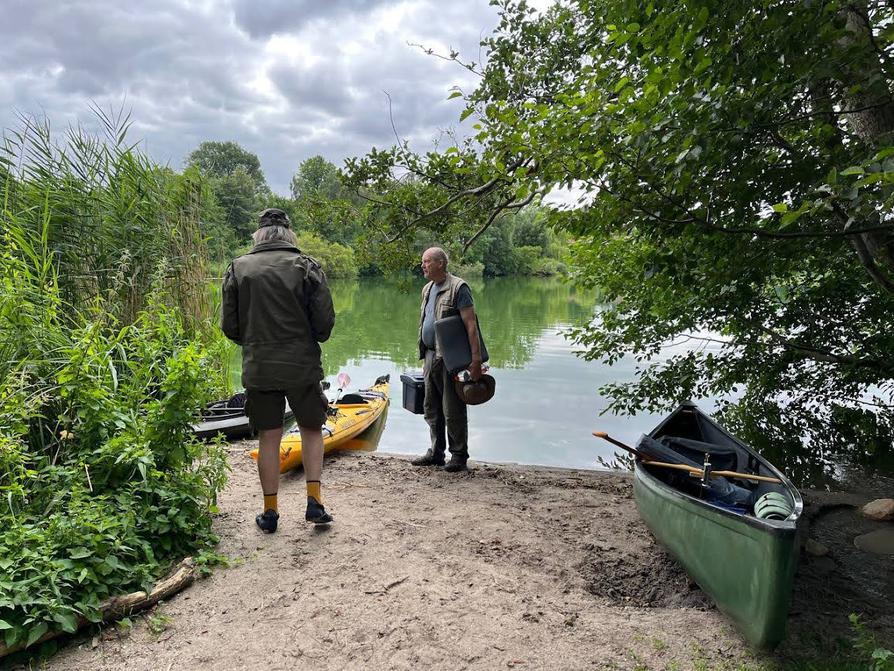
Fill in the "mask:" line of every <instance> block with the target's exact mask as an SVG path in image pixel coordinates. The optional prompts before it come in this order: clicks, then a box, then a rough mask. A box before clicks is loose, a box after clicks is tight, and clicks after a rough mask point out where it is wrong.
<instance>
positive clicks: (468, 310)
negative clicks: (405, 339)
mask: <svg viewBox="0 0 894 671" xmlns="http://www.w3.org/2000/svg"><path fill="white" fill-rule="evenodd" d="M447 262H448V259H447V253H446V252H445V251H444V250H443V249H441V248H440V247H430V248H429V249H426V250H425V252H423V254H422V274H423V275H424V276H425V278H426V279H427V280H428V281H429V282H428V284H426V285H425V287H423V289H422V305H421V311H420V314H419V358H420V359H423V361H424V364H423V368H422V372H423V376H424V378H425V401H424V403H423V407H424V410H425V421H426V423H427V424H428V427H429V433H430V435H431V447H430V448H429V450H428V452H426V453H425V454H424V455H423V456H421V457H419V458H417V459H414V460H413V462H412V463H413V465H414V466H444V470H445V471H448V472H450V473H458V472H462V471H465V470H466V468H467V467H466V462H467V461H468V460H469V445H468V439H469V419H468V413H467V411H466V404H465V403H464V402H463V400H462V399H460V397H459V396H458V395H457V393H456V388H455V386H454V384H453V376H452V375H451V374H450V371H448V370H447V367H446V366H445V365H444V359H443V358H442V357H441V352H440V350H439V349H438V343H437V340H436V338H435V322H436V321H437V320H439V319H442V318H443V317H447V316H449V315H451V314H454V313H459V315H460V318H461V319H462V321H463V325H464V326H465V329H466V335H467V336H468V338H469V351H470V352H471V355H472V361H471V364H470V365H469V374H470V376H471V379H472V381H475V382H477V381H478V380H479V379H480V378H481V374H482V371H481V351H480V347H479V342H480V341H479V336H478V320H477V319H476V317H475V306H474V303H473V302H472V292H471V290H470V289H469V285H468V284H466V281H465V280H464V279H462V278H461V277H457V276H456V275H453V274H452V273H450V272H448V271H447ZM445 430H446V433H447V440H446V441H445V440H444V433H445ZM448 446H449V448H450V461H449V462H447V463H446V465H445V463H444V462H445V459H444V456H445V452H446V450H447V448H448Z"/></svg>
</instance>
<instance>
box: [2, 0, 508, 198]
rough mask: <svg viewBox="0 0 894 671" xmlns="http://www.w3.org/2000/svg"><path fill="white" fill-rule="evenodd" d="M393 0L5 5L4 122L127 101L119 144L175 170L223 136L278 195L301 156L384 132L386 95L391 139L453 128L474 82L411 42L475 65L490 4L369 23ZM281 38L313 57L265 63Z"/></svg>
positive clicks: (55, 122) (70, 119)
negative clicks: (128, 113)
mask: <svg viewBox="0 0 894 671" xmlns="http://www.w3.org/2000/svg"><path fill="white" fill-rule="evenodd" d="M396 4H397V0H359V1H358V2H328V3H327V2H321V1H317V0H313V1H311V0H303V1H300V2H286V1H285V0H275V1H272V2H271V1H265V2H263V3H249V2H248V0H233V2H232V3H227V2H223V3H220V4H207V3H197V2H194V1H192V0H157V1H156V2H153V3H149V4H146V5H143V6H141V5H138V4H136V3H119V2H116V1H113V0H77V1H75V0H69V1H67V2H64V3H61V2H55V1H51V0H6V2H5V3H4V10H5V13H6V14H7V16H14V17H15V20H14V21H6V22H3V23H2V24H0V127H3V128H9V127H18V121H17V118H16V114H17V113H18V112H23V113H26V114H35V115H44V114H45V115H46V116H47V117H48V118H49V119H50V121H51V123H52V126H53V127H54V128H56V129H64V128H65V127H66V125H67V124H69V123H78V122H80V123H81V124H82V125H84V126H85V127H87V128H98V124H97V123H96V121H95V119H93V117H92V114H91V112H90V105H91V103H94V104H97V105H99V106H101V107H102V108H103V109H107V110H118V109H121V108H122V107H124V108H125V109H129V110H132V118H133V121H134V125H133V128H132V132H131V140H132V141H137V140H140V139H142V140H144V142H143V146H144V147H145V149H146V150H147V151H148V152H149V153H150V155H151V156H152V157H153V158H154V159H155V160H157V161H160V162H162V163H168V164H170V165H171V166H172V167H174V168H178V169H179V168H180V167H181V166H182V164H183V160H184V158H185V157H186V155H187V154H188V153H189V152H190V151H192V150H193V149H194V148H195V147H196V146H198V144H199V143H200V142H202V141H204V140H233V141H235V142H238V143H239V144H241V145H242V146H244V147H245V148H246V149H248V150H249V151H253V152H255V153H256V154H257V155H258V156H259V157H260V159H261V163H262V168H263V170H264V172H265V174H266V176H267V179H268V182H269V183H270V185H271V187H272V188H273V189H274V190H275V191H277V192H279V193H288V185H289V180H290V179H291V176H292V174H293V173H294V172H295V170H296V169H297V166H298V164H299V163H300V162H301V161H303V160H304V159H306V158H308V157H310V156H313V155H314V154H321V155H323V156H324V157H325V158H327V159H328V160H330V161H332V162H333V163H335V164H336V165H342V164H343V161H344V158H345V157H347V156H355V155H361V154H364V153H366V152H367V151H369V149H370V148H371V147H372V146H373V145H375V146H378V147H383V146H389V145H391V144H393V143H394V142H395V141H396V140H395V137H394V132H393V130H392V127H391V118H390V117H389V107H388V101H387V99H386V97H385V95H384V92H385V91H387V92H388V94H390V96H391V101H392V102H391V115H393V119H394V124H395V126H396V127H397V130H398V132H399V133H400V135H401V136H402V137H405V138H409V139H410V140H411V141H412V142H413V144H414V147H415V148H417V149H419V150H420V151H424V150H426V149H427V148H428V147H429V146H430V143H431V141H432V140H433V139H434V138H435V137H436V136H437V134H438V132H439V130H440V129H443V128H447V127H449V126H451V125H453V124H455V123H456V122H457V119H458V115H459V113H460V110H461V109H462V105H461V102H460V101H457V100H452V101H447V100H446V98H447V95H448V93H449V88H450V86H451V85H453V84H461V85H462V86H463V87H464V88H467V89H471V88H472V87H473V86H474V83H475V79H474V78H473V77H472V76H471V75H469V73H467V72H465V71H464V70H463V69H462V68H460V67H458V66H456V65H454V64H449V63H445V62H444V61H442V60H440V59H437V58H434V57H431V56H426V55H424V54H423V53H422V52H421V51H420V50H419V49H418V48H415V47H411V46H408V44H407V43H408V42H418V43H422V44H425V45H430V46H437V45H441V44H443V45H449V46H451V47H453V48H456V49H459V50H460V51H461V52H463V53H464V56H465V55H466V54H467V53H473V54H474V57H473V58H471V60H478V58H477V49H478V47H477V44H478V41H479V39H480V37H481V33H482V31H484V32H487V31H488V30H490V29H492V27H493V26H494V25H496V11H495V10H494V9H493V8H492V7H488V6H487V3H486V2H485V1H484V0H457V1H456V2H452V3H441V2H438V1H437V0H402V2H401V7H400V11H396V12H395V13H393V14H392V13H389V14H388V16H389V17H392V16H398V17H399V20H398V21H396V23H397V24H398V25H380V26H378V27H377V26H376V23H375V22H376V21H378V20H379V19H378V18H377V17H378V13H377V12H376V11H375V10H377V9H380V8H386V7H390V6H394V5H396ZM371 29H372V30H371ZM286 33H290V34H289V35H288V36H287V38H288V39H297V40H299V41H300V43H301V45H302V47H303V48H307V49H308V51H309V52H310V53H312V54H314V56H315V57H316V58H318V59H319V60H316V61H314V62H299V63H297V64H296V65H294V66H293V65H291V64H289V63H288V62H287V61H286V60H274V61H272V62H271V61H270V58H271V54H272V53H274V52H273V51H268V50H267V49H266V48H267V46H268V37H269V36H271V35H273V34H278V35H286ZM264 68H266V71H265V70H264ZM265 82H269V84H271V85H272V87H273V89H272V90H271V89H269V88H266V87H265Z"/></svg>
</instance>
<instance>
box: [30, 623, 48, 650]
mask: <svg viewBox="0 0 894 671" xmlns="http://www.w3.org/2000/svg"><path fill="white" fill-rule="evenodd" d="M49 629H50V628H49V626H47V623H46V622H40V623H39V624H37V625H36V626H34V627H32V628H31V629H29V630H28V638H27V640H26V641H25V647H26V648H27V647H28V646H30V645H34V643H36V642H37V639H39V638H40V637H41V636H43V635H44V634H46V633H47V631H49Z"/></svg>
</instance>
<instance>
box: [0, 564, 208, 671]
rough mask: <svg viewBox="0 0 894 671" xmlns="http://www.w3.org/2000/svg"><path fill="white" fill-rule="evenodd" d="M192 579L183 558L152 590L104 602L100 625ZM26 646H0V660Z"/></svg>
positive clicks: (82, 620)
mask: <svg viewBox="0 0 894 671" xmlns="http://www.w3.org/2000/svg"><path fill="white" fill-rule="evenodd" d="M195 579H196V568H195V564H194V563H193V560H192V557H187V558H186V559H184V560H183V561H181V562H180V563H179V564H177V566H176V568H175V569H174V570H173V571H171V573H170V574H168V576H167V577H166V578H163V579H162V580H159V581H158V582H157V583H156V584H155V587H153V588H152V591H151V592H148V593H146V592H133V593H131V594H123V595H121V596H115V597H112V598H111V599H109V600H108V601H104V602H103V603H102V605H101V606H100V607H99V608H100V613H101V616H102V622H111V621H113V620H118V619H120V618H122V617H126V616H128V615H131V614H133V613H136V612H138V611H141V610H145V609H147V608H151V607H152V606H154V605H155V604H157V603H158V602H159V601H162V600H164V599H167V598H168V597H169V596H173V595H174V594H176V593H177V592H179V591H180V590H182V589H186V588H187V587H189V586H190V585H191V584H192V583H193V582H194V581H195ZM90 623H91V622H90V620H88V619H87V618H85V617H79V618H78V622H77V629H80V628H81V627H83V626H85V625H88V624H90ZM64 633H67V632H64V631H62V630H61V629H56V630H51V631H48V632H47V633H46V634H44V635H43V636H41V637H40V638H39V639H37V640H36V641H34V643H32V645H37V644H39V643H43V642H44V641H49V640H51V639H54V638H56V637H57V636H61V635H62V634H64ZM26 647H27V646H26V645H25V642H24V641H22V642H20V643H16V644H15V645H11V646H9V647H7V646H5V645H3V644H2V643H0V658H3V657H5V656H6V655H11V654H12V653H14V652H18V651H19V650H23V649H25V648H26Z"/></svg>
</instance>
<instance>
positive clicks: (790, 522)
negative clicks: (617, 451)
mask: <svg viewBox="0 0 894 671" xmlns="http://www.w3.org/2000/svg"><path fill="white" fill-rule="evenodd" d="M681 412H692V413H694V414H696V415H697V416H699V417H700V418H701V419H702V420H703V421H705V422H707V423H709V424H710V425H711V426H712V427H713V428H714V429H716V430H717V431H718V432H720V433H722V434H723V435H724V436H726V438H727V439H729V441H730V442H731V443H734V444H735V445H736V447H737V448H738V449H740V450H743V451H744V452H746V453H747V454H749V455H750V456H752V457H754V458H755V460H756V461H758V462H759V463H760V464H761V466H763V467H764V468H765V469H767V471H769V473H771V474H772V476H773V477H775V478H778V479H779V480H780V484H781V486H782V487H783V488H785V490H786V491H787V492H788V494H789V496H791V497H792V501H793V504H794V505H793V506H792V513H791V515H789V516H788V517H787V518H785V519H784V520H762V519H758V518H756V517H753V516H749V515H740V514H737V513H735V512H732V511H729V510H726V509H724V508H721V507H720V506H715V505H712V504H711V503H709V502H707V501H704V500H703V499H699V498H697V497H695V496H691V495H689V494H686V493H685V492H681V491H679V490H676V489H674V488H673V487H671V486H670V485H668V484H667V483H665V482H663V481H662V480H661V479H660V478H657V477H656V476H655V475H653V474H652V473H649V472H648V471H647V470H646V469H645V468H643V466H642V463H641V462H640V461H639V460H637V461H636V463H635V467H636V468H639V469H642V470H644V471H645V472H646V473H648V475H649V477H650V478H654V479H655V480H656V481H657V482H659V483H661V486H662V487H664V488H666V489H667V490H669V491H673V492H674V493H675V494H679V495H680V496H683V497H685V498H686V499H687V500H691V501H696V502H699V503H702V504H704V505H705V506H710V507H711V508H712V509H714V510H716V511H718V512H722V513H724V514H725V515H730V516H732V517H738V518H744V519H745V520H746V521H747V522H748V523H749V524H750V523H752V522H757V523H758V524H755V525H753V526H757V527H764V526H767V527H768V528H779V527H786V526H791V527H792V528H795V527H796V526H797V524H798V521H799V520H800V519H801V514H802V513H803V512H804V499H803V498H802V497H801V492H799V491H798V488H797V487H795V485H794V483H792V481H791V480H789V479H788V477H786V475H785V473H783V472H782V471H780V470H779V469H778V468H776V467H775V466H774V465H773V464H771V463H770V462H769V461H767V460H766V459H765V458H764V457H763V455H761V454H760V453H759V452H757V451H756V450H754V449H753V448H752V447H751V446H750V445H748V444H747V443H745V442H743V441H742V440H740V439H739V438H736V437H735V436H734V435H733V434H731V433H730V432H729V431H727V430H726V429H725V428H724V427H722V426H721V425H720V424H718V423H717V422H715V421H714V420H713V419H712V418H711V417H710V416H709V415H707V414H705V413H704V412H702V410H701V409H700V408H699V407H698V406H697V405H695V404H694V403H691V402H687V403H683V404H681V405H680V406H679V407H678V408H677V409H676V410H674V411H673V412H672V413H671V414H670V415H668V416H667V417H666V418H665V419H664V420H663V421H662V422H661V423H660V424H659V425H658V426H656V427H655V428H654V429H652V431H650V432H649V433H648V436H649V437H650V438H654V439H656V440H657V439H658V438H659V437H660V436H662V435H665V432H664V429H665V427H666V426H667V425H668V424H669V423H670V422H671V421H673V419H674V418H675V417H676V416H677V415H678V414H679V413H681ZM669 435H670V434H669Z"/></svg>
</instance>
